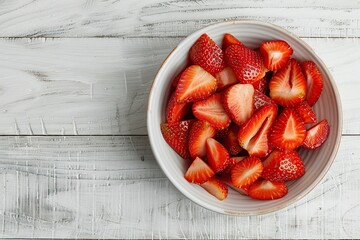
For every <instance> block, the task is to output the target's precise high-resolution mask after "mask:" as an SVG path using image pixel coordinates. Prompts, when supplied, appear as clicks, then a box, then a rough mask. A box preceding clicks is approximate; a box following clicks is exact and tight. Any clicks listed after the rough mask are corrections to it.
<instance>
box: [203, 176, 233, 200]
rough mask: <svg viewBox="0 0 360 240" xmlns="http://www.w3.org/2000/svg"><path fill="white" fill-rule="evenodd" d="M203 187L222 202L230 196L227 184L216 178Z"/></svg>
mask: <svg viewBox="0 0 360 240" xmlns="http://www.w3.org/2000/svg"><path fill="white" fill-rule="evenodd" d="M201 187H203V188H204V189H205V190H206V191H207V192H208V193H210V194H211V195H213V196H214V197H216V198H217V199H219V200H220V201H221V200H224V199H225V198H226V197H227V195H228V187H227V186H226V184H225V183H224V182H222V181H221V180H220V179H219V178H217V177H215V176H214V177H212V178H210V179H209V180H208V181H206V182H205V183H203V184H201Z"/></svg>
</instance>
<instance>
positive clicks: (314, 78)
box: [301, 61, 324, 106]
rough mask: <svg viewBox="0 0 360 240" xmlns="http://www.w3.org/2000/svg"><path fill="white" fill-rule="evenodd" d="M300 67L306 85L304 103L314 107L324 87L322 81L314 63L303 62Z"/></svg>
mask: <svg viewBox="0 0 360 240" xmlns="http://www.w3.org/2000/svg"><path fill="white" fill-rule="evenodd" d="M301 67H302V70H303V73H304V75H305V78H306V83H307V94H306V101H307V102H308V103H309V105H310V106H314V104H315V103H316V102H317V100H318V99H319V97H320V95H321V92H322V89H323V87H324V81H323V78H322V75H321V73H320V71H319V69H318V67H317V66H316V64H315V63H314V62H312V61H305V62H303V63H302V64H301Z"/></svg>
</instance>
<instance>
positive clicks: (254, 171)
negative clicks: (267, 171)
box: [231, 157, 264, 188]
mask: <svg viewBox="0 0 360 240" xmlns="http://www.w3.org/2000/svg"><path fill="white" fill-rule="evenodd" d="M263 168H264V167H263V165H262V163H261V160H260V159H259V158H257V157H247V158H245V159H244V160H242V161H240V162H238V163H236V164H235V165H234V166H233V167H232V168H231V180H232V183H233V185H234V186H235V187H239V188H241V187H243V186H248V185H250V184H252V183H253V182H255V181H256V180H257V179H258V178H259V177H260V176H261V173H262V171H263Z"/></svg>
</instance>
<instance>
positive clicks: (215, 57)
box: [189, 33, 225, 75]
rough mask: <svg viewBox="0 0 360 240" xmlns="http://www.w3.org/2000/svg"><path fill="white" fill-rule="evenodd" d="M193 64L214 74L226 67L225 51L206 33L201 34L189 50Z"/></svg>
mask: <svg viewBox="0 0 360 240" xmlns="http://www.w3.org/2000/svg"><path fill="white" fill-rule="evenodd" d="M189 56H190V60H191V61H192V63H193V64H196V65H199V66H201V67H202V68H203V69H205V70H206V71H208V72H209V73H210V74H212V75H214V74H215V73H217V72H220V71H221V70H223V69H224V67H225V62H224V53H223V51H222V50H221V48H220V47H218V46H217V45H216V43H215V42H214V40H212V39H211V38H210V37H209V36H208V35H207V34H206V33H204V34H203V35H201V36H200V37H199V38H198V40H196V42H195V43H194V45H193V46H192V47H191V48H190V51H189Z"/></svg>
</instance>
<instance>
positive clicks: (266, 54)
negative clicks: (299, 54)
mask: <svg viewBox="0 0 360 240" xmlns="http://www.w3.org/2000/svg"><path fill="white" fill-rule="evenodd" d="M260 52H261V54H262V56H263V59H264V65H265V67H266V68H267V69H269V70H270V71H275V70H278V69H280V68H282V67H284V66H285V65H286V63H287V62H288V61H289V59H290V57H291V54H292V53H293V49H292V48H291V47H290V45H289V44H287V42H285V41H282V40H274V41H268V42H264V43H262V44H261V46H260Z"/></svg>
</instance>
